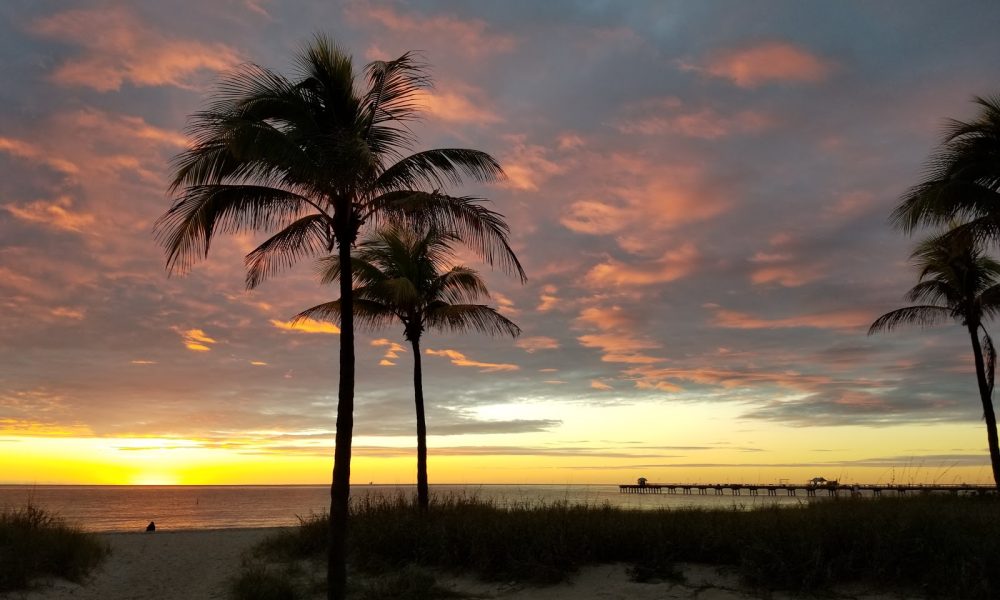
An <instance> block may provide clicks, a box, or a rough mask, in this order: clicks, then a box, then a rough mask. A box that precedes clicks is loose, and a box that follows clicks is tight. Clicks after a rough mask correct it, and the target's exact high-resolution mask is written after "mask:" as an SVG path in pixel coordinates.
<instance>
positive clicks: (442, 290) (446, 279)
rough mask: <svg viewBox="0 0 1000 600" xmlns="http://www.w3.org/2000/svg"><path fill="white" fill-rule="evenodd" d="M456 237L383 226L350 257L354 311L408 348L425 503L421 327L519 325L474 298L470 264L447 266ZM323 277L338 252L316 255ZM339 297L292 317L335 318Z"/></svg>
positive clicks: (330, 277)
mask: <svg viewBox="0 0 1000 600" xmlns="http://www.w3.org/2000/svg"><path fill="white" fill-rule="evenodd" d="M459 240H460V238H459V237H458V236H456V235H455V234H452V233H447V232H442V231H440V230H438V229H436V228H429V229H427V230H425V231H424V232H423V233H419V232H414V231H412V230H406V229H401V228H387V229H383V230H380V231H378V232H376V233H375V234H374V235H373V236H372V237H371V238H369V239H367V240H365V241H363V242H361V243H360V244H358V247H357V250H356V251H355V253H354V254H353V255H352V257H351V261H352V262H353V269H352V272H353V274H354V285H355V287H354V316H355V317H356V318H357V319H358V322H359V323H362V324H364V325H365V326H367V327H369V328H371V329H378V328H381V327H384V326H386V325H388V324H390V323H391V322H394V321H398V322H399V323H401V324H402V325H403V336H404V337H405V338H406V340H407V341H408V342H410V346H411V347H412V349H413V398H414V403H415V405H416V413H417V500H418V504H419V506H420V508H421V510H425V511H426V510H427V507H428V504H429V491H428V485H427V423H426V419H425V416H424V390H423V371H422V368H421V360H420V340H421V337H422V336H423V333H424V331H426V330H428V329H437V330H445V331H468V330H475V331H479V332H480V333H485V334H487V335H510V336H511V337H516V336H517V335H519V334H520V333H521V329H520V328H519V327H518V326H517V325H515V324H514V322H513V321H511V320H510V319H508V318H507V317H504V316H503V315H501V314H500V313H499V312H497V310H496V309H494V308H492V307H490V306H487V305H485V304H475V302H476V301H477V300H480V299H485V298H489V291H488V290H487V288H486V283H485V282H484V281H483V279H482V277H480V276H479V273H477V272H476V271H474V270H472V269H470V268H468V267H464V266H451V267H450V268H449V266H448V265H449V264H451V263H452V262H453V261H452V259H453V254H452V244H453V243H454V242H457V241H459ZM320 264H321V268H320V274H321V280H322V282H323V283H326V284H329V283H333V282H335V281H338V280H339V279H340V277H341V273H342V270H341V266H340V257H339V256H330V257H327V258H323V259H321V263H320ZM342 311H343V306H342V304H341V300H334V301H333V302H326V303H324V304H320V305H318V306H314V307H312V308H310V309H307V310H304V311H302V312H301V313H299V314H298V315H297V316H296V317H295V319H296V320H303V319H325V320H330V321H334V322H340V321H341V319H342Z"/></svg>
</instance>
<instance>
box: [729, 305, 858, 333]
mask: <svg viewBox="0 0 1000 600" xmlns="http://www.w3.org/2000/svg"><path fill="white" fill-rule="evenodd" d="M871 322H872V315H871V314H870V313H868V312H866V311H863V310H837V311H829V312H822V313H813V314H809V315H797V316H793V317H782V318H778V319H763V318H760V317H754V316H752V315H749V314H746V313H742V312H737V311H734V310H726V309H723V308H716V309H715V318H714V319H713V321H712V324H713V325H715V326H716V327H725V328H728V329H789V328H794V327H810V328H814V329H855V328H858V327H867V326H868V325H870V324H871Z"/></svg>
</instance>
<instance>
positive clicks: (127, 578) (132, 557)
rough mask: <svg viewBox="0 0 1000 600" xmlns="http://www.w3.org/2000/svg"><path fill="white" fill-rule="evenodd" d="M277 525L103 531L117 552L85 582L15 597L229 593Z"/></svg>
mask: <svg viewBox="0 0 1000 600" xmlns="http://www.w3.org/2000/svg"><path fill="white" fill-rule="evenodd" d="M274 531H275V530H274V529H215V530H197V531H157V532H155V533H149V534H147V533H103V534H99V536H100V537H101V539H103V540H104V541H106V542H107V543H108V544H110V545H111V556H109V557H108V558H107V560H106V561H105V562H104V564H103V565H101V566H100V567H98V569H97V570H96V571H95V572H94V573H93V574H91V577H90V579H88V580H87V581H85V582H83V584H76V583H69V582H66V581H49V582H42V583H41V584H40V585H39V586H38V587H37V588H36V589H34V590H31V591H30V592H15V593H12V594H9V595H7V596H4V598H10V599H12V600H21V599H23V600H62V599H64V598H72V599H74V600H182V599H196V598H197V599H200V598H210V599H214V598H225V597H226V580H227V579H228V578H230V577H232V576H233V575H235V574H236V573H237V572H238V571H239V566H240V558H241V557H242V555H243V553H244V552H245V551H246V550H247V549H248V548H250V547H252V546H253V545H254V544H256V543H257V542H259V541H260V540H262V539H264V538H265V537H267V536H268V535H270V534H271V533H273V532H274Z"/></svg>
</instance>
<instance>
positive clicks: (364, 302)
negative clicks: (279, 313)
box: [292, 297, 397, 331]
mask: <svg viewBox="0 0 1000 600" xmlns="http://www.w3.org/2000/svg"><path fill="white" fill-rule="evenodd" d="M341 314H342V313H341V304H340V300H333V301H331V302H324V303H323V304H317V305H316V306H313V307H312V308H307V309H306V310H304V311H302V312H300V313H299V314H297V315H295V316H294V317H293V318H292V323H301V322H303V321H305V320H307V319H313V320H316V321H329V322H331V323H335V324H336V325H340V317H341ZM396 319H397V316H396V314H395V313H394V312H393V311H392V309H390V308H389V307H387V306H385V305H384V304H380V303H378V302H375V301H372V300H368V299H365V298H357V297H355V298H354V322H355V323H356V324H359V325H361V326H362V327H364V328H366V329H369V330H373V331H374V330H379V329H383V328H385V327H388V326H389V325H391V324H392V323H393V322H394V321H395V320H396Z"/></svg>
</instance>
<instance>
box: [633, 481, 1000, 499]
mask: <svg viewBox="0 0 1000 600" xmlns="http://www.w3.org/2000/svg"><path fill="white" fill-rule="evenodd" d="M618 491H619V492H620V493H622V494H663V493H666V494H684V495H701V496H704V495H717V496H719V495H733V496H741V495H743V494H746V495H748V496H760V495H767V496H782V495H787V496H796V495H798V492H800V491H801V492H805V495H806V496H816V495H828V496H837V495H840V494H849V495H852V496H858V495H871V496H881V495H882V494H883V493H885V492H889V493H894V494H896V495H899V496H903V495H906V494H909V493H924V494H930V493H942V492H950V493H952V494H990V493H996V491H997V488H996V486H992V485H976V484H965V483H957V484H952V483H949V484H938V483H918V484H891V483H888V484H879V483H854V484H808V483H805V484H791V483H778V484H770V483H761V484H754V483H644V484H623V485H619V486H618ZM761 492H763V494H761Z"/></svg>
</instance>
